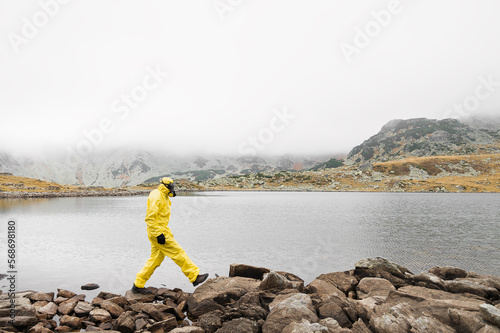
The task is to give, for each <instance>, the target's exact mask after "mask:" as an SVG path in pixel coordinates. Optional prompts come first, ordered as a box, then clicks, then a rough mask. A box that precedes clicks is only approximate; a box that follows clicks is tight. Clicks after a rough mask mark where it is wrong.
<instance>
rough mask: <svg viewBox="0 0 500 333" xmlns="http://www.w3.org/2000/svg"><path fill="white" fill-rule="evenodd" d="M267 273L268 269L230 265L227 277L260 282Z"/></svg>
mask: <svg viewBox="0 0 500 333" xmlns="http://www.w3.org/2000/svg"><path fill="white" fill-rule="evenodd" d="M269 272H270V270H269V269H267V268H263V267H255V266H249V265H243V264H231V265H230V266H229V277H236V276H240V277H246V278H251V279H257V280H262V279H263V278H264V274H267V273H269Z"/></svg>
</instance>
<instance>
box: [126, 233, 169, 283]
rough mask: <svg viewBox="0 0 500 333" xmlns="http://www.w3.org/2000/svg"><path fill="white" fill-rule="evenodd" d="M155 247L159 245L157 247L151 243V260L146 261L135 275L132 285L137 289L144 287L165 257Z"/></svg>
mask: <svg viewBox="0 0 500 333" xmlns="http://www.w3.org/2000/svg"><path fill="white" fill-rule="evenodd" d="M157 246H161V245H157V244H155V243H153V242H151V258H149V259H148V261H146V264H145V265H144V267H143V268H142V269H141V270H140V271H139V273H137V275H136V279H135V282H134V284H135V286H136V287H137V288H144V286H145V285H146V281H148V280H149V278H150V277H151V275H152V274H153V273H154V271H155V269H156V268H157V267H158V266H160V264H161V263H162V261H163V259H164V258H165V255H164V254H163V252H162V251H160V250H159V249H158V247H157Z"/></svg>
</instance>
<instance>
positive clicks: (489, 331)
mask: <svg viewBox="0 0 500 333" xmlns="http://www.w3.org/2000/svg"><path fill="white" fill-rule="evenodd" d="M477 333H500V328H498V327H495V326H491V325H484V326H483V328H481V329H480V330H479V331H477Z"/></svg>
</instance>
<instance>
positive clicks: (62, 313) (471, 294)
mask: <svg viewBox="0 0 500 333" xmlns="http://www.w3.org/2000/svg"><path fill="white" fill-rule="evenodd" d="M90 286H92V289H99V288H100V287H99V285H97V284H87V285H84V286H82V287H81V289H82V290H91V289H84V287H85V288H90ZM147 289H148V290H149V291H151V294H149V295H144V294H134V293H132V292H131V291H130V290H129V291H127V292H126V293H125V294H124V295H119V294H114V293H112V292H109V291H100V292H99V294H98V295H97V297H95V298H94V299H93V300H85V297H86V295H85V294H77V293H75V292H72V291H68V290H63V289H57V292H46V293H43V292H36V291H24V292H16V293H15V294H12V293H9V294H8V293H6V292H3V293H1V292H0V330H1V329H2V328H6V330H7V331H22V332H31V333H35V332H37V333H38V332H39V333H49V332H53V331H55V332H69V331H75V330H76V331H80V330H83V331H96V330H108V331H109V332H124V333H133V332H154V333H163V332H172V333H206V332H208V333H214V332H215V333H217V332H219V333H226V332H252V333H255V332H262V333H279V332H282V333H296V332H304V333H309V332H311V333H312V332H324V333H338V332H341V333H349V332H353V333H372V332H375V333H380V332H410V331H411V332H416V333H424V332H445V333H453V332H481V333H490V332H491V333H498V332H500V277H496V276H487V275H480V274H477V273H474V272H470V271H466V270H463V269H461V268H456V267H438V266H435V267H432V268H430V269H429V270H427V271H424V272H422V273H419V274H413V273H412V272H410V271H409V270H408V269H407V268H405V267H404V266H401V265H399V264H396V263H393V262H390V261H388V260H386V259H384V258H381V257H376V258H367V259H362V260H360V261H358V262H357V263H356V264H355V265H354V269H351V270H348V271H343V272H333V273H325V274H321V275H319V276H318V277H317V278H316V279H315V280H313V281H312V282H311V283H309V284H308V285H305V284H304V281H303V280H302V279H301V278H300V277H298V276H296V275H294V274H292V273H289V272H280V271H273V270H271V269H268V268H263V267H255V266H249V265H244V264H232V265H230V267H229V274H228V276H220V277H219V276H216V277H215V278H210V279H209V280H207V281H206V282H205V283H204V284H202V285H201V286H199V287H197V288H196V289H195V290H194V292H193V293H187V292H184V291H182V290H181V289H178V288H174V289H168V288H156V287H147ZM11 304H15V305H14V307H15V315H14V316H13V317H10V316H9V313H10V312H9V311H10V308H12V306H11ZM9 328H10V329H9Z"/></svg>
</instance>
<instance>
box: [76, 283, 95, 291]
mask: <svg viewBox="0 0 500 333" xmlns="http://www.w3.org/2000/svg"><path fill="white" fill-rule="evenodd" d="M99 287H100V286H99V285H98V284H97V283H87V284H84V285H83V286H81V287H80V288H82V290H94V289H98V288H99Z"/></svg>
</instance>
